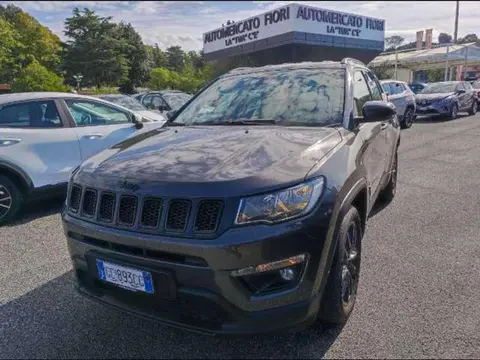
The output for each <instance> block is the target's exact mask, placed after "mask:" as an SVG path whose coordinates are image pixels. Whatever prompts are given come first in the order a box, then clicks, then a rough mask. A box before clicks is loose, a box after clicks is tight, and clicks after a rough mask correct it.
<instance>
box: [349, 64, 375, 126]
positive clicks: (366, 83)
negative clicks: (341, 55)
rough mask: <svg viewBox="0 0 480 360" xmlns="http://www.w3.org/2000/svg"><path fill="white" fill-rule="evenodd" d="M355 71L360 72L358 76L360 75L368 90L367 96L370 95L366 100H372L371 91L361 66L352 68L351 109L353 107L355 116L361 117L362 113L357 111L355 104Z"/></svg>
mask: <svg viewBox="0 0 480 360" xmlns="http://www.w3.org/2000/svg"><path fill="white" fill-rule="evenodd" d="M357 73H359V74H360V76H361V77H362V79H363V81H364V82H365V85H366V87H367V91H368V94H369V97H370V99H369V100H367V101H371V100H372V93H371V92H370V87H369V86H368V81H367V79H366V78H365V74H364V72H363V69H361V68H354V69H353V96H352V100H353V109H354V114H355V113H356V116H359V117H363V114H362V113H358V108H357V104H356V102H355V84H356V81H355V78H356V75H357Z"/></svg>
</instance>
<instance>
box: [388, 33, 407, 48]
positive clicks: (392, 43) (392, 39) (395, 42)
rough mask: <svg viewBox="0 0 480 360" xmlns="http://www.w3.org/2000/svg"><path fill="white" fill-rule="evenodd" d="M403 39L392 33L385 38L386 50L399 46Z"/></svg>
mask: <svg viewBox="0 0 480 360" xmlns="http://www.w3.org/2000/svg"><path fill="white" fill-rule="evenodd" d="M404 40H405V39H404V38H403V37H401V36H398V35H393V36H389V37H386V38H385V45H386V48H387V50H395V49H396V48H397V47H399V46H400V45H401V44H402V43H403V41H404Z"/></svg>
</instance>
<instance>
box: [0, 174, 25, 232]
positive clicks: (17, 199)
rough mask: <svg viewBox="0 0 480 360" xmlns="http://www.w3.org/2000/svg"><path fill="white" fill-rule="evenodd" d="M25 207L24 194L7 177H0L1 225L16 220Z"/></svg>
mask: <svg viewBox="0 0 480 360" xmlns="http://www.w3.org/2000/svg"><path fill="white" fill-rule="evenodd" d="M22 205H23V194H22V192H21V191H20V189H19V188H18V187H17V186H16V185H15V184H14V183H13V182H12V180H10V179H9V178H8V177H6V176H1V175H0V225H4V224H6V223H8V222H9V221H11V220H12V219H14V218H15V216H16V215H17V214H18V212H19V211H20V209H21V208H22Z"/></svg>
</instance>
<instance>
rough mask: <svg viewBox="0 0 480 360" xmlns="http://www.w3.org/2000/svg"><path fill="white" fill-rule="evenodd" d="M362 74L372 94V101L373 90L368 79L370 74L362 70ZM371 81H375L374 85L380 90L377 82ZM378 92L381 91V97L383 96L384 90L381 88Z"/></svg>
mask: <svg viewBox="0 0 480 360" xmlns="http://www.w3.org/2000/svg"><path fill="white" fill-rule="evenodd" d="M361 72H362V75H363V78H364V79H365V83H366V84H367V88H368V91H369V92H370V98H371V100H373V92H372V88H371V87H370V84H369V81H368V79H369V73H368V71H366V70H365V69H362V70H361ZM371 79H372V80H373V83H374V84H375V85H376V86H377V88H378V85H377V82H376V81H375V78H371ZM377 90H379V91H380V95H381V94H382V92H383V90H381V87H380V89H377Z"/></svg>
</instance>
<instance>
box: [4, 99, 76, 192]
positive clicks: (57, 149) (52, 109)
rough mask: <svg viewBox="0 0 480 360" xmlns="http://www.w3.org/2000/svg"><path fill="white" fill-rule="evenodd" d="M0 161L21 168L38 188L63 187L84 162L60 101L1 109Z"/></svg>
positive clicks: (24, 103)
mask: <svg viewBox="0 0 480 360" xmlns="http://www.w3.org/2000/svg"><path fill="white" fill-rule="evenodd" d="M0 161H4V162H7V163H11V164H14V165H16V166H18V167H20V168H21V169H22V170H23V171H24V172H25V173H27V175H28V176H29V177H30V178H31V180H32V182H33V186H34V187H35V188H38V187H42V186H48V185H57V184H62V183H65V182H67V181H68V178H69V175H70V172H71V171H72V170H73V169H75V168H76V167H77V166H78V165H79V164H80V163H81V161H82V159H81V156H80V147H79V142H78V138H77V135H76V133H75V130H74V129H73V128H72V127H70V124H69V122H68V119H67V118H66V116H65V113H64V112H63V111H62V108H60V107H59V106H58V100H53V99H45V100H34V101H22V102H15V103H11V104H7V105H3V106H2V107H1V108H0Z"/></svg>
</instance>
